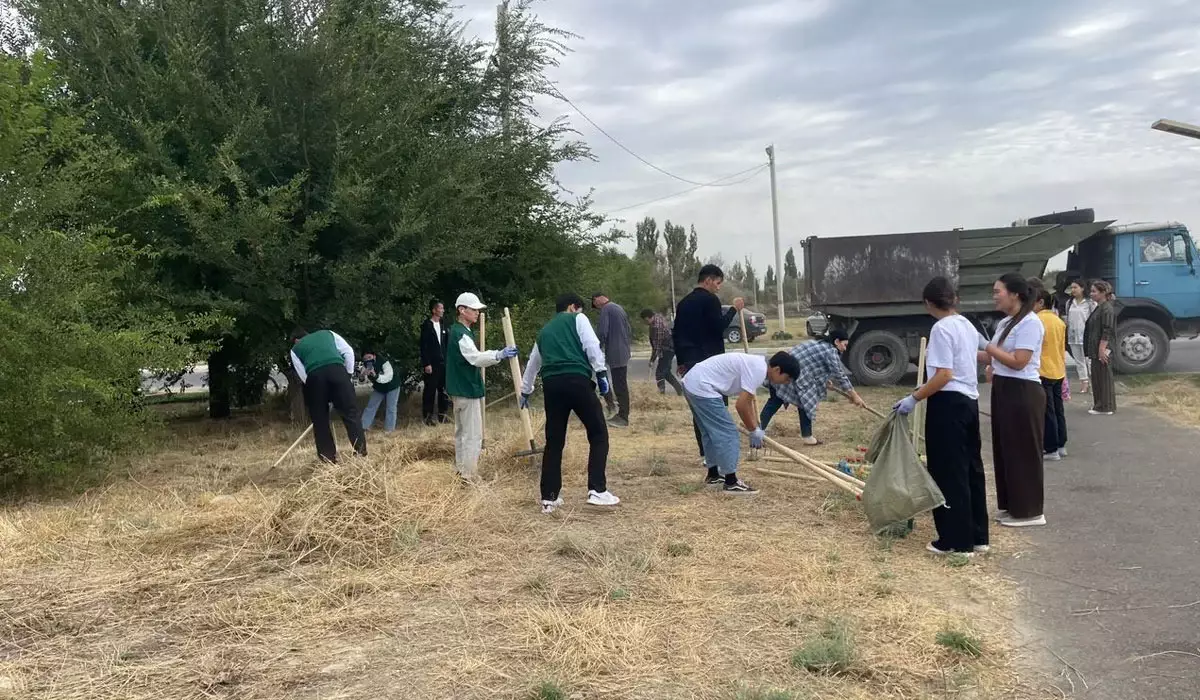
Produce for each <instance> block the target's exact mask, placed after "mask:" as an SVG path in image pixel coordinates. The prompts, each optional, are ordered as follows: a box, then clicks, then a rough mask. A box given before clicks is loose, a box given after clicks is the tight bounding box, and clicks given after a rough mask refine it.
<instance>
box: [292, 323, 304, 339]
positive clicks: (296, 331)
mask: <svg viewBox="0 0 1200 700" xmlns="http://www.w3.org/2000/svg"><path fill="white" fill-rule="evenodd" d="M306 335H308V331H307V330H305V329H304V327H303V326H296V327H294V328H292V335H291V336H290V337H291V339H292V340H300V339H301V338H303V337H304V336H306Z"/></svg>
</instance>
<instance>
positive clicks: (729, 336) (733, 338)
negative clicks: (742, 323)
mask: <svg viewBox="0 0 1200 700" xmlns="http://www.w3.org/2000/svg"><path fill="white" fill-rule="evenodd" d="M725 340H726V341H728V342H730V343H740V342H742V330H741V329H740V328H730V329H729V330H727V331H725Z"/></svg>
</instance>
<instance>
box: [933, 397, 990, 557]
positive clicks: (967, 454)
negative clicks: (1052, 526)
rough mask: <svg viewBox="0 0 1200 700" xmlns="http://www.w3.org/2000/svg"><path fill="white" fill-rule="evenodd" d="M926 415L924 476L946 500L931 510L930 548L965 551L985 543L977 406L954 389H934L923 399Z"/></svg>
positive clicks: (985, 487) (986, 525) (984, 505)
mask: <svg viewBox="0 0 1200 700" xmlns="http://www.w3.org/2000/svg"><path fill="white" fill-rule="evenodd" d="M926 411H927V412H926V415H925V434H926V435H929V436H930V438H931V439H930V440H929V441H928V442H927V443H926V444H925V447H926V450H927V454H926V457H927V459H928V461H929V475H930V476H932V477H933V480H934V482H935V483H936V484H937V485H938V488H939V489H941V490H942V495H943V496H945V497H946V505H945V506H943V507H941V508H935V509H934V511H933V524H934V525H935V526H936V527H937V533H938V539H937V541H936V542H935V543H934V545H933V546H935V547H937V548H938V549H940V550H942V551H944V552H948V551H954V552H970V551H972V550H973V549H974V548H975V546H976V545H984V544H987V543H988V513H987V483H986V481H985V479H984V475H983V457H982V456H981V455H980V448H981V441H980V437H979V402H978V401H976V400H975V399H972V398H970V397H969V396H966V395H964V394H960V393H959V392H957V391H939V392H938V393H936V394H934V395H933V396H930V397H929V401H928V404H927V407H926ZM934 436H936V438H937V439H932V438H933V437H934Z"/></svg>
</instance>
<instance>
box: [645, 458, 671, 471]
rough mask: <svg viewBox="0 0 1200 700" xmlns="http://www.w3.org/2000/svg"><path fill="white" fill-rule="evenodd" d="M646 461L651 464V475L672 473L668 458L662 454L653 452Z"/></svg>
mask: <svg viewBox="0 0 1200 700" xmlns="http://www.w3.org/2000/svg"><path fill="white" fill-rule="evenodd" d="M646 461H647V462H648V463H649V465H650V476H667V475H669V474H670V473H671V468H670V467H669V466H667V458H666V457H663V456H662V455H660V454H652V455H650V457H649V458H648V459H647V460H646Z"/></svg>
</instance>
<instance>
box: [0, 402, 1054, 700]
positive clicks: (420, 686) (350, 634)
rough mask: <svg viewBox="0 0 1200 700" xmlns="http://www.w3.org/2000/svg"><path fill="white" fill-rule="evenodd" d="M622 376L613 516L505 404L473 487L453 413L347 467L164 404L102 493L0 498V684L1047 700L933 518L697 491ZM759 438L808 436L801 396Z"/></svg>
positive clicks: (385, 693)
mask: <svg viewBox="0 0 1200 700" xmlns="http://www.w3.org/2000/svg"><path fill="white" fill-rule="evenodd" d="M634 389H635V400H634V411H633V416H634V420H633V423H634V426H633V427H632V428H629V429H625V430H617V429H614V430H613V431H612V452H611V456H610V463H609V484H610V489H611V490H612V491H613V492H614V493H616V494H617V495H619V496H620V497H621V498H622V504H621V505H620V506H619V507H618V508H615V509H611V510H599V509H595V508H591V507H589V506H586V505H584V503H583V500H584V497H585V495H586V490H585V475H584V468H583V462H584V458H585V455H586V449H587V444H586V440H585V437H584V435H583V432H582V429H581V428H579V427H578V426H573V427H572V430H571V434H570V437H569V442H568V449H567V454H566V459H565V468H564V477H565V483H566V487H565V490H564V497H565V498H566V500H567V505H566V506H565V507H564V508H563V509H562V510H560V511H559V512H558V513H555V514H554V515H551V516H545V515H542V514H541V513H540V512H539V509H538V507H537V505H536V503H535V499H536V496H537V489H536V473H535V472H534V471H533V470H532V469H531V468H530V467H529V466H528V465H525V464H522V463H520V462H519V461H516V460H514V459H512V458H511V457H509V456H508V454H509V453H510V452H511V451H513V450H515V449H517V447H518V445H519V443H520V438H519V436H518V435H517V424H516V422H515V421H514V420H512V418H511V417H506V416H504V415H503V414H505V413H510V414H511V412H512V411H511V410H509V409H506V410H493V411H491V412H489V423H488V431H489V436H493V437H492V439H491V442H490V443H489V446H488V451H487V454H486V455H485V462H486V466H485V468H484V475H485V479H484V482H483V483H482V484H480V485H479V486H476V487H466V488H464V487H462V486H460V485H458V484H457V483H456V480H455V479H454V478H453V476H452V473H451V466H450V465H451V460H450V457H451V454H452V445H453V441H452V433H451V430H452V429H451V427H450V426H444V427H441V428H425V427H415V426H410V425H405V426H404V427H403V428H402V429H401V430H400V431H398V433H397V434H396V435H395V436H381V435H380V434H379V433H377V432H376V433H370V434H369V435H370V450H371V456H370V458H369V459H367V460H356V459H347V460H344V461H343V464H342V465H340V466H334V467H317V466H316V465H315V464H312V463H310V462H309V461H308V460H309V459H310V456H311V446H310V445H309V444H307V443H306V444H304V445H303V455H302V456H301V457H297V458H295V459H293V460H291V461H290V462H289V463H286V464H285V465H284V466H283V467H281V468H280V469H279V470H276V472H274V473H267V467H269V466H270V464H271V462H273V461H274V459H275V458H276V457H277V456H278V455H279V454H280V453H281V452H282V451H283V450H284V449H285V448H286V446H287V445H288V444H289V443H290V442H291V440H292V439H294V437H295V433H294V430H293V429H292V428H290V427H288V426H285V425H281V424H276V423H270V422H266V421H264V420H262V419H261V418H259V417H256V416H244V417H242V418H239V419H237V420H235V421H233V422H232V423H226V424H221V425H216V424H210V423H207V422H204V421H200V420H191V419H179V420H177V421H176V422H175V423H174V424H173V425H172V427H171V431H172V437H171V439H170V440H169V441H168V442H167V443H165V444H163V445H162V449H161V450H160V451H157V452H154V453H152V454H147V455H144V456H143V457H140V458H138V459H136V460H134V461H133V462H132V463H131V464H128V465H127V466H126V467H124V468H122V469H120V470H119V473H116V474H114V475H113V477H112V478H111V480H110V483H108V484H107V485H106V486H104V487H102V488H97V489H93V490H91V491H89V492H87V493H85V494H83V495H80V496H78V497H77V498H72V499H67V500H61V501H56V502H41V503H28V504H25V505H21V506H10V507H8V508H6V509H4V510H3V511H2V512H0V551H3V553H4V567H3V569H2V570H0V697H4V696H5V694H6V693H7V694H8V695H9V696H11V697H21V698H47V699H48V698H54V699H56V700H68V699H73V698H89V699H97V700H103V699H109V698H111V699H116V698H122V699H126V698H128V699H135V698H155V699H156V700H162V699H174V698H280V697H288V698H376V697H389V698H464V699H466V698H480V699H483V698H489V699H490V698H515V699H524V698H540V699H544V700H552V699H554V698H671V699H680V698H696V699H705V700H708V699H714V700H715V699H725V698H729V699H738V700H755V699H758V700H765V699H771V700H786V699H789V698H792V699H799V698H817V697H821V698H863V699H866V698H872V699H879V698H897V699H899V698H1006V699H1007V698H1023V697H1030V698H1033V697H1044V695H1043V694H1042V693H1041V692H1040V691H1039V689H1038V688H1037V687H1036V683H1035V679H1032V678H1030V677H1028V676H1026V675H1025V674H1023V673H1022V672H1021V670H1020V669H1021V660H1020V650H1017V649H1013V648H1011V647H1010V645H1009V642H1008V640H1009V639H1011V638H1012V635H1011V630H1012V626H1013V621H1012V617H1011V614H1012V611H1013V609H1014V604H1015V590H1014V587H1013V585H1012V584H1011V583H1010V582H1008V581H1006V580H1005V579H1004V578H1003V575H1002V573H1001V572H1000V568H999V566H998V564H997V563H996V562H994V561H992V560H991V559H990V558H987V557H978V558H975V559H973V560H970V561H967V560H965V559H964V560H959V561H952V562H948V561H945V560H939V559H935V558H933V557H931V556H930V555H927V554H926V553H925V552H924V551H923V547H924V545H925V544H926V543H927V542H928V541H929V540H930V539H931V531H932V524H931V522H930V520H929V518H928V517H927V516H926V517H922V518H920V519H918V525H917V530H916V532H915V533H914V534H913V535H911V536H909V537H908V538H905V539H896V540H891V539H879V538H876V537H873V536H871V535H870V534H868V531H867V527H866V522H865V519H864V517H863V515H862V513H861V508H860V506H859V504H857V503H856V502H855V501H853V500H852V499H850V498H847V497H845V496H843V495H842V494H841V493H840V492H838V491H837V490H836V489H834V488H832V487H828V486H827V485H825V484H820V483H813V482H808V481H798V480H792V479H787V478H782V477H774V476H763V475H755V473H754V472H753V470H752V468H751V465H746V466H744V467H743V473H744V475H745V478H746V479H747V480H748V481H751V483H753V484H755V485H756V486H757V487H759V488H760V489H761V493H759V494H758V495H756V496H730V495H726V494H724V493H721V492H720V491H719V490H712V489H710V488H706V487H704V486H703V485H702V484H701V480H702V476H703V473H702V470H701V469H700V468H699V467H698V466H697V463H696V449H695V443H694V441H693V438H692V430H691V426H690V420H689V415H688V413H687V411H686V408H685V405H684V403H683V401H682V399H679V398H677V397H660V396H658V395H657V394H656V393H653V391H652V387H651V386H650V385H648V384H645V385H642V384H639V385H638V386H636V387H634ZM894 394H895V392H887V391H866V392H864V395H865V396H866V397H867V398H868V400H869V401H870V402H872V403H873V404H875V405H876V406H878V407H880V408H884V407H886V405H887V404H888V403H889V401H890V400H891V398H892V396H894ZM874 422H875V421H874V419H873V418H871V417H870V416H869V415H867V414H866V413H865V412H862V411H858V410H857V409H854V408H853V407H852V406H850V405H849V404H848V403H847V402H845V401H837V402H832V403H826V404H824V405H823V406H822V408H821V410H820V412H819V415H818V417H817V430H818V434H819V435H820V436H821V437H823V438H825V439H826V440H828V441H829V444H827V445H824V446H822V447H820V448H817V449H816V450H815V451H812V452H811V454H814V455H816V456H818V457H820V458H826V459H837V458H840V457H842V456H848V455H851V454H854V453H855V452H856V447H857V446H859V445H865V444H866V442H867V439H868V437H869V435H870V433H871V430H872V429H873V427H874ZM337 429H338V432H339V433H340V426H337ZM772 432H774V433H775V434H776V435H781V436H783V437H782V438H781V439H782V440H783V441H784V442H785V443H787V444H789V445H791V446H798V444H799V441H798V439H797V436H798V426H797V422H796V419H795V413H794V411H789V412H786V413H781V414H779V415H778V416H777V417H776V423H775V427H773V429H772ZM341 440H342V442H343V443H344V435H342V436H341ZM539 441H540V440H539ZM769 466H770V467H771V468H773V469H783V470H791V469H792V467H791V466H790V465H785V464H770V465H769ZM795 470H796V471H799V468H796V469H795ZM1005 536H1008V535H1007V534H1006V533H1000V537H1001V538H1003V537H1005ZM996 546H997V549H998V550H1001V551H1003V550H1004V549H1005V547H1006V546H1007V547H1014V546H1015V543H1013V542H1008V541H1006V540H1004V539H1000V540H999V541H998V542H996Z"/></svg>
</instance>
